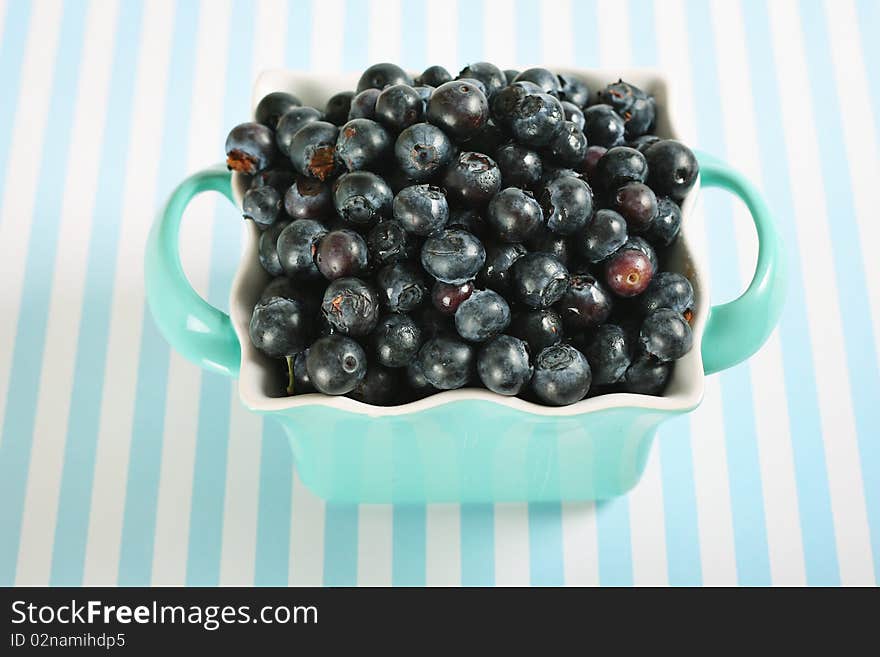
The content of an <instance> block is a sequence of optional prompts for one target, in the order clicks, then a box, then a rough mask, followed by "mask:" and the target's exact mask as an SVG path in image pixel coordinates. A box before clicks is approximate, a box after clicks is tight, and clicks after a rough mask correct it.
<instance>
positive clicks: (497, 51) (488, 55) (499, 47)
mask: <svg viewBox="0 0 880 657" xmlns="http://www.w3.org/2000/svg"><path fill="white" fill-rule="evenodd" d="M428 4H431V3H428ZM441 6H442V3H441ZM483 6H484V7H485V15H486V16H487V17H489V16H491V19H490V20H485V21H484V22H483V59H484V60H485V61H487V62H493V63H494V64H496V65H497V66H500V67H501V69H502V70H503V69H505V68H514V67H515V66H517V65H518V64H523V65H528V64H529V62H517V54H516V39H513V38H511V35H512V34H516V19H517V16H516V12H515V11H511V10H510V2H508V1H507V0H485V2H484V5H483ZM431 24H433V23H430V22H429V25H431ZM431 61H433V59H432V60H431ZM469 63H471V62H462V63H461V65H462V67H464V65H465V64H469ZM456 70H457V69H456ZM456 70H452V69H450V71H451V72H452V73H453V75H454V74H455V72H456Z"/></svg>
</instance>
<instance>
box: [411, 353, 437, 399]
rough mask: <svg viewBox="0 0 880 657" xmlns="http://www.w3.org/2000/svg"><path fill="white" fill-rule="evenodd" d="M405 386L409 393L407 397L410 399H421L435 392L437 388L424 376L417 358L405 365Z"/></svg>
mask: <svg viewBox="0 0 880 657" xmlns="http://www.w3.org/2000/svg"><path fill="white" fill-rule="evenodd" d="M406 387H407V390H406V392H407V393H409V394H408V395H407V397H408V398H410V399H421V398H422V397H425V396H427V395H432V394H434V393H435V392H437V388H435V387H434V386H432V385H431V384H430V383H429V382H428V379H426V378H425V373H424V372H423V371H422V366H421V365H419V359H418V358H416V359H414V360H413V361H411V362H410V363H409V365H407V366H406Z"/></svg>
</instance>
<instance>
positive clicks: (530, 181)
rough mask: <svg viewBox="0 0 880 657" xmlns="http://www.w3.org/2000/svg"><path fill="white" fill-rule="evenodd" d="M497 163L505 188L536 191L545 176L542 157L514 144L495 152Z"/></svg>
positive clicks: (506, 145)
mask: <svg viewBox="0 0 880 657" xmlns="http://www.w3.org/2000/svg"><path fill="white" fill-rule="evenodd" d="M495 162H496V163H497V164H498V168H499V169H500V171H501V180H502V184H503V185H504V186H505V187H520V188H523V189H534V188H535V187H537V186H538V184H539V183H540V182H541V176H542V175H543V174H544V167H543V165H542V162H541V156H540V155H538V153H536V152H535V151H533V150H529V149H528V148H527V147H525V146H520V145H519V144H517V143H514V142H511V143H509V144H505V145H504V146H502V147H501V148H499V149H498V150H497V151H495Z"/></svg>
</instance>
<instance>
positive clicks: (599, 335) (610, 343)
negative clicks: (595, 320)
mask: <svg viewBox="0 0 880 657" xmlns="http://www.w3.org/2000/svg"><path fill="white" fill-rule="evenodd" d="M633 349H634V345H632V344H630V342H629V336H628V335H627V333H626V331H624V330H623V329H622V328H621V327H620V326H617V325H616V324H603V325H602V326H599V327H597V328H596V329H595V330H594V331H593V333H592V335H591V336H590V339H589V341H588V343H587V348H586V349H585V350H584V356H586V357H587V361H589V363H590V370H591V371H592V373H593V385H611V384H613V383H617V382H619V381H620V380H621V379H622V378H623V375H624V374H625V373H626V370H627V368H629V366H630V363H631V362H632V361H631V360H630V354H631V353H632V351H633Z"/></svg>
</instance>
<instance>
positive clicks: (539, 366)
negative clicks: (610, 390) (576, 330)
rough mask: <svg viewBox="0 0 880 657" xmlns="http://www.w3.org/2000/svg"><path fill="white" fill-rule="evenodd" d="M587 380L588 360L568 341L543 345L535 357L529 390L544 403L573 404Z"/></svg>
mask: <svg viewBox="0 0 880 657" xmlns="http://www.w3.org/2000/svg"><path fill="white" fill-rule="evenodd" d="M591 382H592V372H591V371H590V364H589V362H587V359H586V357H585V356H584V355H583V354H582V353H581V352H579V351H578V350H577V349H575V348H574V347H572V346H571V345H567V344H557V345H553V346H552V347H547V348H546V349H544V350H543V351H541V353H539V354H538V356H537V357H536V358H535V371H534V374H533V375H532V391H533V392H534V393H535V395H536V396H537V397H538V399H540V400H541V401H542V402H544V403H545V404H549V405H550V406H567V405H568V404H574V403H575V402H578V401H580V400H581V399H583V398H584V397H586V395H587V392H589V390H590V383H591Z"/></svg>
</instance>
